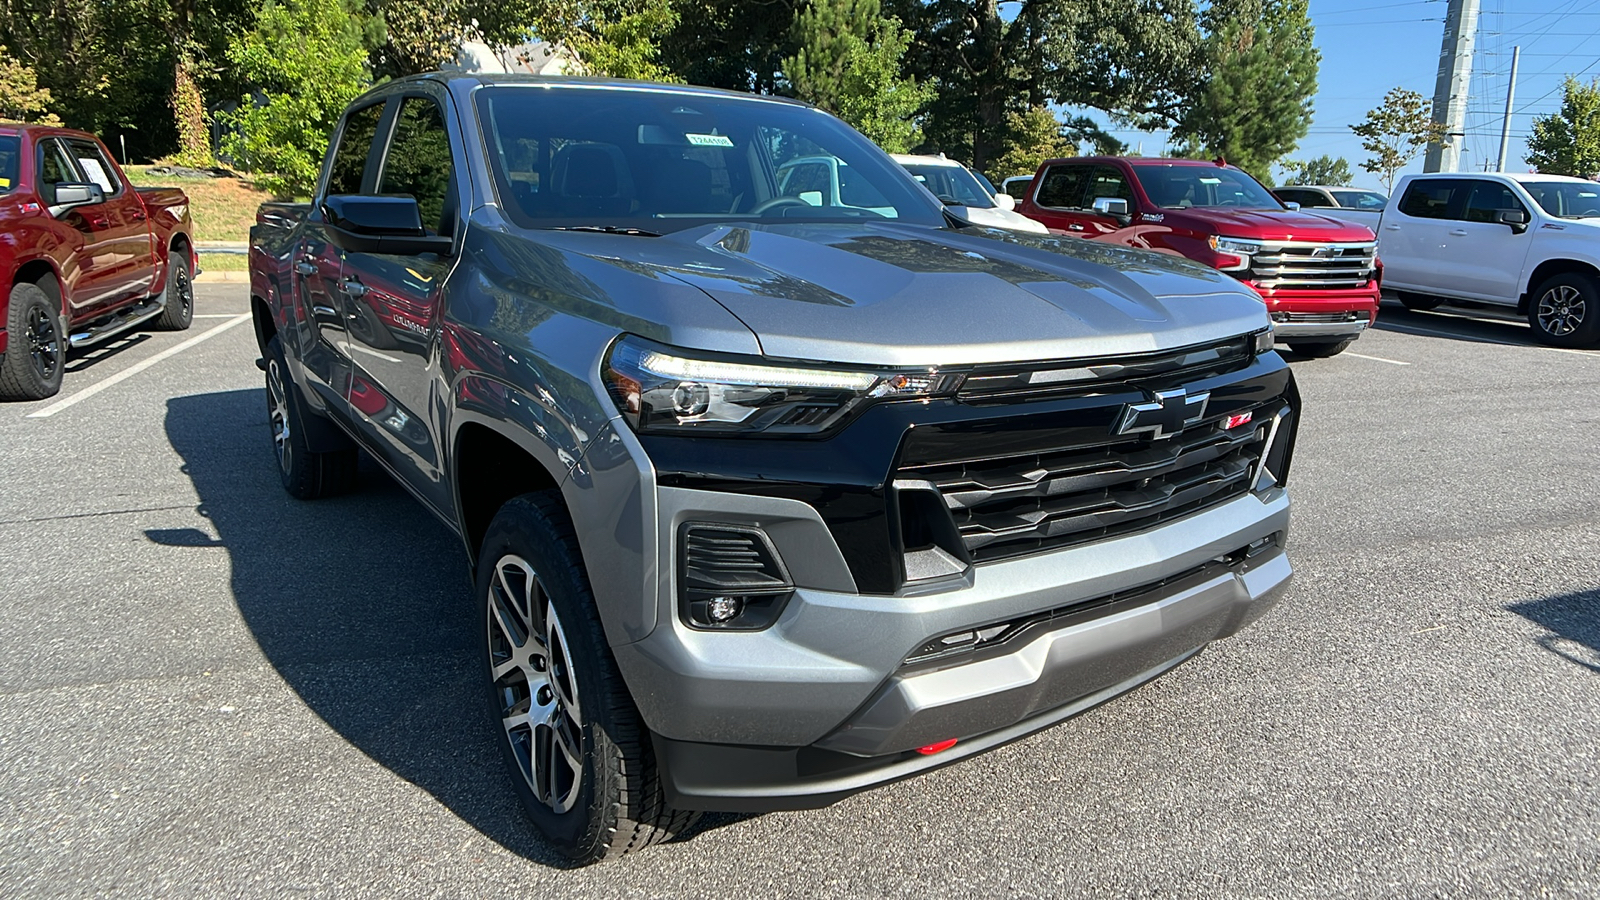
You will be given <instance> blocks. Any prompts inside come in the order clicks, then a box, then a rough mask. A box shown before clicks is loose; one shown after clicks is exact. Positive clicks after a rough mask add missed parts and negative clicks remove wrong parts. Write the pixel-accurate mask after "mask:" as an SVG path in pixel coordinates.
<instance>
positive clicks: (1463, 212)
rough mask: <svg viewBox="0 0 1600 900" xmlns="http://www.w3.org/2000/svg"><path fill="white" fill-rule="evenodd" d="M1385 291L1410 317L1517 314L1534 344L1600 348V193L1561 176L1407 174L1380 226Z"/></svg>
mask: <svg viewBox="0 0 1600 900" xmlns="http://www.w3.org/2000/svg"><path fill="white" fill-rule="evenodd" d="M1378 240H1379V244H1378V254H1379V256H1380V257H1381V258H1382V259H1383V266H1384V269H1383V286H1384V287H1385V288H1389V289H1392V290H1394V291H1396V292H1397V293H1399V295H1400V300H1401V302H1403V303H1404V304H1405V305H1406V306H1408V307H1410V308H1411V309H1432V308H1434V307H1436V306H1438V305H1439V304H1440V303H1443V302H1445V301H1447V300H1466V301H1472V302H1477V303H1492V304H1496V305H1501V306H1510V307H1515V308H1516V310H1517V311H1518V312H1519V313H1524V314H1526V315H1527V317H1528V324H1529V325H1530V326H1532V328H1533V333H1534V336H1535V337H1537V338H1538V339H1540V340H1541V341H1544V342H1546V343H1550V344H1555V345H1557V346H1562V347H1592V346H1596V345H1597V344H1600V184H1596V183H1595V182H1593V181H1585V180H1583V179H1581V178H1566V177H1563V176H1560V175H1506V174H1482V175H1472V174H1454V173H1450V174H1446V173H1437V174H1427V175H1408V176H1406V177H1405V178H1403V179H1401V181H1400V186H1399V189H1398V190H1396V191H1395V193H1394V196H1393V197H1391V198H1390V199H1389V205H1388V207H1386V208H1385V209H1384V211H1383V218H1382V220H1381V222H1380V224H1379V227H1378Z"/></svg>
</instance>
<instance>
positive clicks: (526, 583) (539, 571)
mask: <svg viewBox="0 0 1600 900" xmlns="http://www.w3.org/2000/svg"><path fill="white" fill-rule="evenodd" d="M478 597H479V600H480V602H482V603H483V610H484V612H483V619H482V622H483V634H484V648H485V656H486V658H487V663H488V665H487V671H486V675H487V676H488V678H487V683H488V687H489V701H490V709H491V710H492V712H493V716H494V722H495V728H496V731H497V732H498V734H499V737H498V743H499V745H500V750H501V752H502V755H503V756H504V757H505V761H506V765H507V767H508V768H509V769H510V774H511V780H512V783H513V785H514V788H515V790H516V792H517V796H518V797H519V798H520V799H521V800H522V804H523V806H524V808H525V809H526V810H527V813H528V816H529V818H531V819H532V820H533V822H534V824H535V825H537V826H538V827H539V830H540V831H542V832H543V833H544V835H545V837H546V838H547V839H548V840H549V841H550V843H551V844H552V845H553V846H554V848H555V849H556V850H557V851H559V852H560V853H561V854H562V855H563V856H565V857H566V858H567V859H569V860H570V861H572V862H573V863H576V864H578V865H587V864H589V863H594V862H599V861H601V860H605V859H613V858H616V857H619V856H622V855H623V854H625V853H628V852H630V851H633V850H638V849H640V848H643V847H647V846H650V845H651V844H655V843H659V842H661V841H663V840H666V839H668V838H671V837H673V836H674V835H676V834H679V833H681V832H682V831H684V830H685V829H687V828H688V827H689V826H690V825H692V824H693V822H694V820H695V819H696V818H697V816H698V814H696V813H693V812H688V811H679V810H674V809H672V808H670V807H668V806H667V805H666V796H665V794H664V793H663V791H662V788H661V779H660V777H659V775H658V773H657V770H656V764H655V754H654V753H653V751H652V748H651V746H650V736H649V732H648V731H646V729H645V726H644V723H643V722H642V721H640V719H639V712H638V710H637V709H636V708H635V707H634V705H633V699H632V697H631V695H629V693H628V689H627V686H626V685H624V684H623V681H622V676H621V674H620V673H618V672H617V666H616V662H615V661H614V660H613V659H612V657H611V651H610V648H609V645H608V644H607V643H606V639H605V633H604V631H603V630H602V628H601V625H600V618H599V615H598V614H597V613H596V611H595V605H594V596H593V594H591V593H590V590H589V580H588V577H587V575H586V574H585V573H584V568H583V562H582V558H581V557H580V555H579V551H578V544H577V537H576V536H575V535H574V533H573V530H572V524H571V522H570V520H569V519H568V517H567V514H566V509H565V507H564V506H563V505H562V503H561V498H560V495H559V494H555V493H553V492H546V493H535V494H526V495H524V496H522V497H518V498H516V499H514V500H512V501H510V502H509V503H507V504H506V505H505V506H504V507H502V508H501V510H500V512H499V513H498V514H496V516H495V518H494V521H493V522H491V523H490V525H489V529H488V532H487V534H486V536H485V537H484V541H483V549H482V551H481V552H480V553H479V556H478Z"/></svg>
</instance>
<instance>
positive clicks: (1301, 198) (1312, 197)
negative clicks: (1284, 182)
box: [1272, 188, 1328, 207]
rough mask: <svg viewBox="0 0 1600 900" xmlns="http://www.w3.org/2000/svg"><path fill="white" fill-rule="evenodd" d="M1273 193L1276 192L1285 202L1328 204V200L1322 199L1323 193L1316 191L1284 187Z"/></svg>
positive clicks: (1314, 204)
mask: <svg viewBox="0 0 1600 900" xmlns="http://www.w3.org/2000/svg"><path fill="white" fill-rule="evenodd" d="M1272 193H1274V194H1276V195H1277V197H1278V199H1279V200H1282V201H1283V202H1285V203H1298V204H1300V205H1301V206H1305V207H1312V206H1327V205H1328V203H1327V201H1326V200H1324V199H1322V195H1321V194H1319V193H1317V192H1316V191H1295V190H1290V189H1288V188H1284V189H1282V190H1277V191H1273V192H1272Z"/></svg>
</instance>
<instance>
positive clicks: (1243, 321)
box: [591, 223, 1268, 367]
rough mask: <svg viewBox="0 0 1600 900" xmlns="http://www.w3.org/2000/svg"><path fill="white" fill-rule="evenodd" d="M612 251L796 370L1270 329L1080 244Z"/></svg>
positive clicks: (1172, 275)
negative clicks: (719, 312) (721, 316)
mask: <svg viewBox="0 0 1600 900" xmlns="http://www.w3.org/2000/svg"><path fill="white" fill-rule="evenodd" d="M591 237H595V238H602V237H609V236H601V235H593V236H591ZM604 246H605V247H606V249H607V251H608V252H617V251H621V250H623V249H626V250H627V251H629V252H628V253H627V254H626V256H625V257H622V256H606V255H599V254H596V255H595V258H597V259H610V260H611V261H613V262H614V263H615V264H617V265H623V266H625V267H630V268H631V267H639V266H645V267H649V268H650V269H652V270H655V271H656V272H659V273H660V274H662V275H667V276H670V277H671V278H674V279H677V280H679V281H681V282H684V283H687V284H690V285H694V286H695V287H698V288H699V289H700V290H702V291H704V292H705V293H706V294H708V295H710V296H711V297H712V298H713V299H715V300H716V301H717V302H718V303H719V304H721V305H722V306H723V307H724V308H726V309H727V310H728V311H729V312H731V313H732V314H733V315H734V316H736V317H737V318H738V319H739V320H740V321H741V322H743V323H744V324H745V325H746V326H747V327H748V328H749V329H750V330H751V331H752V332H753V333H754V334H755V336H756V339H757V341H758V342H759V343H760V346H761V350H762V352H763V353H764V354H766V355H768V356H774V357H784V358H790V359H804V360H823V361H829V362H844V363H858V364H866V365H892V366H900V365H905V366H919V367H921V366H936V365H945V366H948V365H960V364H981V363H995V362H1004V361H1016V360H1025V359H1026V360H1032V359H1067V358H1080V357H1088V356H1107V355H1118V354H1126V353H1143V352H1150V351H1157V350H1166V349H1171V348H1174V347H1181V346H1186V345H1190V344H1197V343H1202V342H1205V341H1211V340H1218V339H1223V338H1227V337H1231V336H1234V335H1238V334H1243V333H1247V332H1250V331H1255V330H1259V329H1263V328H1266V327H1267V325H1268V322H1267V316H1266V308H1265V306H1264V304H1263V303H1262V302H1261V300H1260V299H1259V298H1258V297H1257V296H1256V295H1255V294H1254V293H1252V292H1251V291H1250V290H1249V289H1248V288H1246V287H1244V286H1243V285H1241V284H1239V283H1238V282H1236V281H1234V280H1233V279H1231V278H1228V277H1227V276H1225V275H1221V274H1218V273H1217V272H1214V271H1212V270H1211V269H1208V268H1206V267H1204V266H1201V265H1198V264H1196V263H1192V262H1190V261H1188V260H1185V259H1182V258H1179V257H1174V256H1166V255H1162V254H1157V253H1153V252H1149V251H1143V250H1134V249H1130V248H1126V247H1116V246H1109V245H1105V244H1099V243H1093V242H1089V241H1083V240H1079V239H1076V238H1057V237H1051V236H1048V235H1032V234H1023V233H1019V232H1014V231H1005V230H1000V229H984V228H964V229H960V230H955V229H932V228H926V227H920V226H911V225H896V224H893V223H883V224H878V223H870V224H869V223H863V224H829V225H820V224H794V225H789V224H775V225H768V226H753V225H732V226H730V225H707V226H701V227H696V228H689V229H685V230H683V231H679V232H676V233H674V234H672V235H669V236H667V237H663V238H656V239H641V238H637V237H612V238H610V239H609V240H605V241H604ZM669 312H670V311H668V310H664V311H663V314H668V313H669Z"/></svg>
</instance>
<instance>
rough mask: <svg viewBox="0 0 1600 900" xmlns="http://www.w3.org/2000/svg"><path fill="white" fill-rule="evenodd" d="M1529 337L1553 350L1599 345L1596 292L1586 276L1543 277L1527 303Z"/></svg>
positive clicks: (1599, 302) (1599, 304)
mask: <svg viewBox="0 0 1600 900" xmlns="http://www.w3.org/2000/svg"><path fill="white" fill-rule="evenodd" d="M1528 325H1529V326H1530V327H1531V328H1532V329H1533V336H1534V337H1535V338H1538V339H1539V340H1540V341H1542V342H1543V343H1546V344H1553V345H1554V346H1557V347H1592V346H1594V345H1595V344H1596V343H1600V291H1597V290H1596V287H1595V281H1594V279H1593V278H1590V277H1588V276H1587V275H1581V274H1578V273H1576V272H1564V273H1562V274H1560V275H1552V276H1550V277H1549V278H1546V279H1545V281H1544V283H1543V284H1541V285H1539V289H1538V290H1537V291H1535V292H1534V295H1533V300H1532V301H1531V302H1530V303H1529V304H1528Z"/></svg>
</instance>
